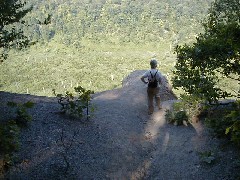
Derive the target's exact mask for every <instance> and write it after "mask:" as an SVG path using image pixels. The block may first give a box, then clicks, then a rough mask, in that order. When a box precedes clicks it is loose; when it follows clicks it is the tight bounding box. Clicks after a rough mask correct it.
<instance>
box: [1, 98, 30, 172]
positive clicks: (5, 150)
mask: <svg viewBox="0 0 240 180" xmlns="http://www.w3.org/2000/svg"><path fill="white" fill-rule="evenodd" d="M7 105H8V106H10V107H12V108H14V113H15V116H14V118H13V119H12V120H7V121H6V122H1V123H0V149H1V151H0V157H2V159H1V161H2V164H1V166H3V167H0V169H3V170H4V169H7V168H8V167H9V166H11V165H12V163H13V161H12V157H13V152H14V151H17V150H18V148H19V133H20V127H23V126H26V125H28V123H29V122H30V121H31V119H32V117H31V116H30V115H29V114H28V112H27V109H28V108H32V107H33V105H34V103H32V102H30V101H28V102H26V103H23V104H21V103H15V102H8V103H7Z"/></svg>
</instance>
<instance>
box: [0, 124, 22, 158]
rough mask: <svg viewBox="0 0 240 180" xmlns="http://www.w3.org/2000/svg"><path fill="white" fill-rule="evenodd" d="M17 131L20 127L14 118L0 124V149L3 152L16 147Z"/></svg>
mask: <svg viewBox="0 0 240 180" xmlns="http://www.w3.org/2000/svg"><path fill="white" fill-rule="evenodd" d="M19 132H20V129H19V127H18V126H17V124H16V121H14V120H10V121H8V122H7V123H2V124H0V149H1V151H2V152H3V153H4V154H5V153H12V152H14V151H16V150H17V149H18V147H19V142H18V137H19Z"/></svg>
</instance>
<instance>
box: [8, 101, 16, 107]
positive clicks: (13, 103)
mask: <svg viewBox="0 0 240 180" xmlns="http://www.w3.org/2000/svg"><path fill="white" fill-rule="evenodd" d="M7 105H8V106H10V107H16V106H17V103H15V102H12V101H9V102H7Z"/></svg>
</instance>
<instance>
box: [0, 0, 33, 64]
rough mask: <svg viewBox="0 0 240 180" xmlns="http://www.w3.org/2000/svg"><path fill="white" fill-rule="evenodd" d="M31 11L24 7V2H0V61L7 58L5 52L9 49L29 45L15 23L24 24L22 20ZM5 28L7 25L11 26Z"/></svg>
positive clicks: (13, 0)
mask: <svg viewBox="0 0 240 180" xmlns="http://www.w3.org/2000/svg"><path fill="white" fill-rule="evenodd" d="M31 10H32V7H26V2H21V1H18V0H1V3H0V51H1V54H0V60H2V59H6V58H7V53H6V52H7V50H8V49H10V48H18V49H21V48H23V47H26V46H27V45H28V44H29V40H28V38H27V37H26V36H25V35H24V33H23V31H22V30H21V29H19V28H17V27H16V23H19V24H24V23H25V22H24V21H22V18H23V17H24V16H25V15H26V14H27V13H28V12H30V11H31ZM13 24H15V26H12V27H10V28H6V27H7V26H9V25H13Z"/></svg>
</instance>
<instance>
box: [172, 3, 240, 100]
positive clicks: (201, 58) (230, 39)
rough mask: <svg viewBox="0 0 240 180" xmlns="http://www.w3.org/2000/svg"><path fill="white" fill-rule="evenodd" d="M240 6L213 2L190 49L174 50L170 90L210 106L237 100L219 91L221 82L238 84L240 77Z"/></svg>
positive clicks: (230, 94) (188, 46) (226, 92)
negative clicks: (183, 92) (225, 100)
mask: <svg viewBox="0 0 240 180" xmlns="http://www.w3.org/2000/svg"><path fill="white" fill-rule="evenodd" d="M239 22H240V4H239V1H237V0H233V1H229V0H216V1H215V3H214V4H213V5H212V8H211V9H210V11H209V17H208V19H207V22H206V23H205V24H204V28H205V33H204V34H199V35H198V37H197V38H196V41H197V42H196V43H194V44H193V45H183V46H177V47H176V49H175V52H176V54H177V63H176V65H175V68H176V70H175V71H174V73H175V77H174V79H173V87H174V88H179V87H181V88H183V90H184V91H186V92H187V93H189V94H192V95H194V96H199V97H201V98H202V99H206V100H207V101H209V102H210V103H212V102H217V101H218V99H221V98H227V97H235V98H237V97H239V96H240V92H239V89H238V92H237V91H236V92H235V91H232V90H231V89H229V90H225V89H223V87H222V85H221V84H220V81H221V80H222V79H228V80H232V81H233V83H234V84H236V85H237V84H239V81H240V79H239V74H240V61H239V59H240V23H239Z"/></svg>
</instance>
